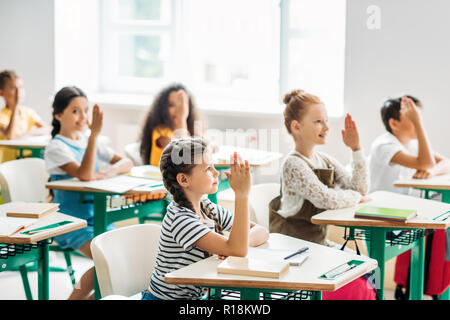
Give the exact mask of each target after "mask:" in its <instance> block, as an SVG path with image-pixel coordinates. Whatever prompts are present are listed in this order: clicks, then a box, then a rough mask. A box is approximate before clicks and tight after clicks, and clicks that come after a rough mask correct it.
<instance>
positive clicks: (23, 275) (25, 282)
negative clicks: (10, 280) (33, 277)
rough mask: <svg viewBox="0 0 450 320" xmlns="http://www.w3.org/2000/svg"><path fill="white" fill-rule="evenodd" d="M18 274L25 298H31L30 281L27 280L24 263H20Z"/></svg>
mask: <svg viewBox="0 0 450 320" xmlns="http://www.w3.org/2000/svg"><path fill="white" fill-rule="evenodd" d="M19 271H20V275H21V278H22V283H23V289H24V290H25V296H26V298H27V300H33V295H32V294H31V289H30V283H29V282H28V270H27V266H26V265H24V264H23V265H21V266H20V267H19Z"/></svg>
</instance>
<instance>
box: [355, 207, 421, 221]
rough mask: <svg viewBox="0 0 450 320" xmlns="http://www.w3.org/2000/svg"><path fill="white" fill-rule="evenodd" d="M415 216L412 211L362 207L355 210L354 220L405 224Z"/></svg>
mask: <svg viewBox="0 0 450 320" xmlns="http://www.w3.org/2000/svg"><path fill="white" fill-rule="evenodd" d="M416 215H417V211H416V210H414V209H399V208H383V207H376V206H364V207H361V208H359V209H358V210H356V212H355V218H362V219H376V220H387V221H395V222H405V221H407V220H409V219H411V218H414V217H415V216H416Z"/></svg>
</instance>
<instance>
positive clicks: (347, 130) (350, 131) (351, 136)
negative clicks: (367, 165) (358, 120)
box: [342, 113, 361, 151]
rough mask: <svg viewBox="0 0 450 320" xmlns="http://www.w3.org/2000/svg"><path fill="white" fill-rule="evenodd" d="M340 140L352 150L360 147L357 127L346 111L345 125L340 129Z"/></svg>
mask: <svg viewBox="0 0 450 320" xmlns="http://www.w3.org/2000/svg"><path fill="white" fill-rule="evenodd" d="M342 141H344V144H345V145H346V146H347V147H349V148H350V149H352V151H358V150H359V149H361V147H360V144H359V134H358V128H356V124H355V121H353V119H352V116H351V115H349V114H348V113H347V116H346V117H345V127H344V129H343V130H342Z"/></svg>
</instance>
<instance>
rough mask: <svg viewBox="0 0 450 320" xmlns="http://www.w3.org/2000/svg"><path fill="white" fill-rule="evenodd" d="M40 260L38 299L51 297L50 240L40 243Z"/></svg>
mask: <svg viewBox="0 0 450 320" xmlns="http://www.w3.org/2000/svg"><path fill="white" fill-rule="evenodd" d="M39 251H40V252H39V261H38V299H39V300H48V299H49V273H48V268H49V262H48V242H47V241H44V242H42V243H41V244H40V245H39Z"/></svg>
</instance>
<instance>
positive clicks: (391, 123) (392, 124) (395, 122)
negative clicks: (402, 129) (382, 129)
mask: <svg viewBox="0 0 450 320" xmlns="http://www.w3.org/2000/svg"><path fill="white" fill-rule="evenodd" d="M388 123H389V127H391V131H394V129H397V128H398V120H395V119H394V118H390V119H389V121H388Z"/></svg>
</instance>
